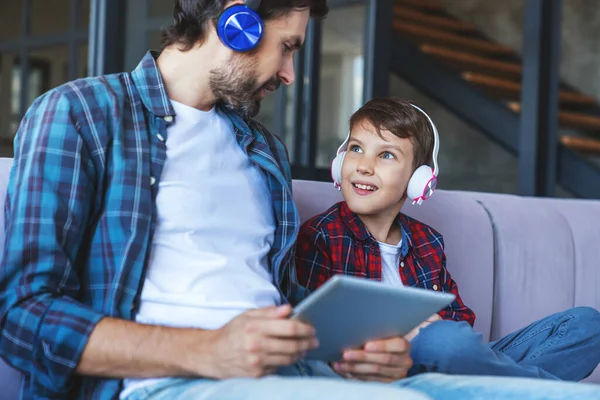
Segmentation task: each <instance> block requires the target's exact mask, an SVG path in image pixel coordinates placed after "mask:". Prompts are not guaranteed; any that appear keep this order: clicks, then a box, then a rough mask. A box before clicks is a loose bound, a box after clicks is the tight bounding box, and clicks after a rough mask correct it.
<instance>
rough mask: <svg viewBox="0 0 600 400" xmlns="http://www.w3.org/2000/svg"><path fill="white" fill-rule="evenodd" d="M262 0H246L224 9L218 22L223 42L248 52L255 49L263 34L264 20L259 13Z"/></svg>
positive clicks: (231, 47)
mask: <svg viewBox="0 0 600 400" xmlns="http://www.w3.org/2000/svg"><path fill="white" fill-rule="evenodd" d="M259 6H260V0H245V1H244V4H235V5H233V6H231V7H228V8H226V9H225V10H223V13H222V14H221V16H220V17H219V21H218V23H217V34H218V35H219V39H221V42H223V44H224V45H225V46H227V47H229V48H230V49H232V50H234V51H239V52H246V51H250V50H252V49H254V48H255V47H256V46H257V45H258V43H259V42H260V39H261V38H262V36H263V30H264V28H263V22H262V19H261V18H260V16H259V15H258V12H257V11H258V7H259Z"/></svg>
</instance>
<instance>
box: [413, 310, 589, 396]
mask: <svg viewBox="0 0 600 400" xmlns="http://www.w3.org/2000/svg"><path fill="white" fill-rule="evenodd" d="M411 344H412V346H411V356H412V359H413V363H414V366H413V367H412V368H411V370H410V371H409V376H414V375H416V374H419V373H423V372H441V373H446V374H458V375H493V376H509V377H525V378H542V379H551V380H566V381H579V380H581V379H584V378H585V377H587V376H588V375H590V374H591V373H592V372H593V371H594V369H595V368H596V366H598V363H600V313H599V312H598V311H596V310H594V309H593V308H589V307H577V308H572V309H569V310H567V311H564V312H561V313H557V314H553V315H551V316H549V317H546V318H544V319H541V320H539V321H537V322H534V323H532V324H531V325H529V326H527V327H525V328H523V329H520V330H518V331H517V332H514V333H511V334H510V335H508V336H506V337H504V338H502V339H500V340H498V341H495V342H492V343H484V341H483V340H482V337H481V334H479V333H476V332H474V331H473V330H472V329H471V326H470V325H469V324H467V323H466V322H453V321H438V322H435V323H433V324H431V325H429V326H428V327H426V328H424V329H422V330H421V331H420V332H419V334H418V335H417V337H415V338H414V339H413V341H412V343H411ZM599 390H600V387H599ZM599 397H600V396H599Z"/></svg>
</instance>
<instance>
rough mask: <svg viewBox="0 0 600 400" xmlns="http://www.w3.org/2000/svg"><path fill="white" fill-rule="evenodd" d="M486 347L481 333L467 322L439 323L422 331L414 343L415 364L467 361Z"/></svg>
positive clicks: (412, 352) (413, 355)
mask: <svg viewBox="0 0 600 400" xmlns="http://www.w3.org/2000/svg"><path fill="white" fill-rule="evenodd" d="M480 346H485V343H483V340H482V337H481V334H480V333H477V332H474V331H473V329H472V327H471V325H469V324H468V323H466V322H464V321H463V322H456V321H437V322H434V323H433V324H431V325H429V326H427V327H426V328H424V329H421V331H420V332H419V334H418V335H417V336H416V337H415V338H414V339H413V341H412V346H411V347H412V351H411V356H412V357H413V362H414V363H415V364H421V363H427V364H436V365H437V364H442V365H444V364H446V363H451V362H452V361H453V360H457V359H459V358H460V359H463V360H464V359H465V357H468V356H469V355H473V354H474V353H476V352H477V351H478V350H479V349H480V348H481V347H480Z"/></svg>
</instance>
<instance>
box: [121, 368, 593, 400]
mask: <svg viewBox="0 0 600 400" xmlns="http://www.w3.org/2000/svg"><path fill="white" fill-rule="evenodd" d="M148 399H152V400H173V399H177V400H212V399H215V400H270V399H277V400H322V399H326V400H365V399H366V400H375V399H377V400H479V399H485V400H513V399H514V400H566V399H577V400H598V399H600V385H592V384H584V383H572V382H560V381H548V380H541V379H529V378H507V377H485V376H462V375H443V374H438V373H432V372H427V373H423V374H419V375H416V376H414V377H411V378H407V379H403V380H400V381H397V382H394V383H391V384H384V383H369V382H359V381H350V380H346V379H344V378H341V377H339V376H338V375H336V374H335V373H334V372H333V371H331V369H329V367H328V366H327V365H326V364H324V363H321V362H310V363H307V362H302V363H298V364H296V365H294V366H291V367H288V368H284V369H282V371H281V372H280V374H279V375H278V376H269V377H265V378H260V379H250V378H248V379H229V380H222V381H214V380H208V379H180V378H172V379H167V380H165V381H162V382H161V383H159V384H156V385H154V386H149V387H144V388H140V389H137V390H135V391H134V392H133V393H131V394H130V395H129V396H128V397H127V399H126V400H148Z"/></svg>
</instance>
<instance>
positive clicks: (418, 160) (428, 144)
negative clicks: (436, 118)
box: [350, 97, 434, 169]
mask: <svg viewBox="0 0 600 400" xmlns="http://www.w3.org/2000/svg"><path fill="white" fill-rule="evenodd" d="M364 122H368V123H370V124H371V125H373V127H374V128H375V129H376V130H377V134H379V136H381V137H383V136H382V134H381V131H382V130H383V131H388V132H390V133H392V134H394V135H396V136H398V137H399V138H402V139H410V140H411V141H412V143H413V147H414V153H413V168H415V169H416V168H418V167H419V166H421V165H425V164H430V163H431V161H432V157H433V142H434V138H433V130H432V128H431V124H430V123H429V120H428V119H427V117H426V116H425V115H424V114H423V113H422V112H420V111H419V110H417V109H416V108H414V107H413V106H412V105H411V103H410V102H409V101H406V100H403V99H399V98H395V97H387V98H376V99H373V100H370V101H368V102H367V103H365V105H364V106H362V107H361V108H360V109H359V110H358V111H356V112H355V113H354V114H353V115H352V117H350V130H352V129H353V128H354V127H355V126H356V125H358V124H361V123H364Z"/></svg>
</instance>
